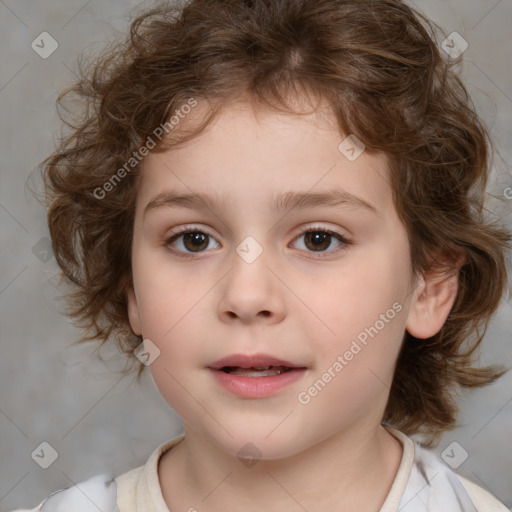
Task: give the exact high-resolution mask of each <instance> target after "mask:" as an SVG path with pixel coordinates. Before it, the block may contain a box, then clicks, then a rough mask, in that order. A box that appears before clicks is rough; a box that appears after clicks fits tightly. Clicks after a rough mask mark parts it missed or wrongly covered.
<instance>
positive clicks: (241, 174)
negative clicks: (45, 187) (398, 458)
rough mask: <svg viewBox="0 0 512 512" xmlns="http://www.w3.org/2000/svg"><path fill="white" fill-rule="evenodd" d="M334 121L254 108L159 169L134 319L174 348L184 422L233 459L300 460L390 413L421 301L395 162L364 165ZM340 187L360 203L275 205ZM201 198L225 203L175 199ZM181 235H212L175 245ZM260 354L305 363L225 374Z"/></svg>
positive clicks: (167, 387) (165, 386) (176, 392)
mask: <svg viewBox="0 0 512 512" xmlns="http://www.w3.org/2000/svg"><path fill="white" fill-rule="evenodd" d="M190 115H191V116H192V115H193V114H190ZM327 116H328V114H325V115H324V116H323V117H318V116H316V115H315V116H314V115H308V116H303V117H300V116H297V115H281V114H277V113H274V112H264V113H261V112H260V115H259V117H258V118H255V117H254V114H253V112H252V110H251V108H250V107H249V106H248V105H246V104H241V103H240V104H237V105H236V106H235V107H232V108H229V109H227V110H226V111H224V113H222V114H221V115H220V117H219V118H218V119H217V121H216V122H215V124H214V125H212V126H211V127H210V128H209V129H208V130H207V131H206V132H204V133H203V134H201V135H200V136H198V137H196V138H195V139H194V140H192V141H191V142H190V143H189V144H188V145H186V146H184V147H182V148H180V149H177V150H173V151H168V152H166V153H161V154H150V155H149V156H148V157H147V159H146V160H145V163H144V169H143V171H142V177H141V182H140V188H139V192H138V199H137V208H136V217H135V226H134V240H133V262H132V265H133V279H134V291H135V293H134V294H133V293H131V292H130V294H129V316H130V322H131V325H132V328H133V329H134V331H135V332H136V333H137V334H140V333H142V336H143V337H144V338H145V339H150V340H151V341H152V343H154V344H155V345H157V346H158V348H159V349H160V351H161V353H160V356H159V357H158V358H157V359H156V360H155V361H154V362H153V363H152V364H151V366H150V369H151V372H152V375H153V378H154V380H155V382H156V385H157V386H158V388H159V390H160V392H161V393H162V395H163V397H164V398H165V399H166V401H167V402H168V403H169V405H170V406H171V407H172V408H173V409H174V410H175V411H176V412H177V413H178V414H179V415H180V417H181V418H182V420H183V422H184V424H185V428H186V429H189V431H190V432H192V431H198V432H200V433H201V434H202V435H203V436H205V437H206V438H207V439H209V440H210V441H211V442H212V443H213V444H215V445H216V446H218V447H220V448H221V449H222V450H224V451H226V452H227V453H232V454H237V453H238V451H239V450H240V449H241V448H242V447H243V446H244V445H245V444H246V443H247V442H252V443H253V444H255V445H256V446H257V447H258V450H259V451H260V452H262V454H263V455H262V456H263V457H264V458H270V459H272V458H278V457H284V456H289V455H292V454H295V453H298V452H300V451H302V450H304V449H306V448H308V447H310V446H312V445H314V444H316V443H318V442H321V441H323V440H325V439H327V438H328V437H330V436H332V435H333V434H336V433H349V432H351V433H352V434H354V433H355V435H356V436H361V437H364V436H366V435H367V434H368V433H369V432H370V431H372V430H374V429H375V428H377V426H378V425H379V424H380V422H381V419H382V414H383V411H384V408H385V405H386V400H387V397H388V393H389V386H390V385H391V382H392V376H393V369H394V365H395V361H396V358H397V355H398V351H399V348H400V345H401V340H402V337H403V334H404V330H405V328H406V327H407V322H408V315H409V312H410V308H411V300H412V299H413V298H414V294H413V293H412V292H413V288H412V277H411V263H410V258H409V245H408V240H407V235H406V231H405V228H404V226H403V225H402V224H401V222H400V221H399V218H398V216H397V213H396V210H395V207H394V204H393V201H392V192H391V188H390V185H389V179H388V169H387V160H386V158H385V157H384V156H383V155H377V156H375V155H374V156H371V155H369V154H368V153H367V152H364V153H363V154H362V155H361V156H359V158H357V159H356V160H355V161H349V160H348V159H347V158H346V157H345V156H344V154H342V153H341V152H340V151H339V149H338V146H339V144H340V142H341V141H342V140H343V138H344V137H341V136H340V135H339V134H338V133H337V132H336V131H335V130H334V129H333V128H332V126H335V123H334V120H333V119H332V118H331V119H330V120H329V122H327ZM186 121H187V120H185V122H186ZM184 126H185V125H184ZM334 189H337V190H343V191H345V192H346V193H347V194H350V195H351V196H350V197H352V196H354V197H357V198H359V199H358V200H357V201H356V200H353V199H350V200H348V201H347V202H345V203H341V202H338V203H337V204H331V205H325V204H322V203H321V202H320V203H319V202H314V201H306V202H305V203H304V204H305V207H303V208H295V209H291V210H289V211H285V210H282V209H279V210H274V209H273V206H272V205H273V203H274V200H275V199H278V198H281V197H282V196H283V195H284V194H288V193H302V194H320V193H326V192H329V191H332V190H334ZM198 193H201V194H207V195H208V196H211V197H219V198H221V200H222V199H223V202H221V203H220V204H216V205H210V207H203V206H200V205H199V204H196V205H195V206H193V207H192V206H190V204H189V203H188V202H185V201H182V202H181V203H180V204H178V203H177V202H175V203H171V201H170V195H171V194H187V195H188V194H191V195H193V194H198ZM167 195H168V196H167ZM363 202H364V203H368V204H369V205H372V208H373V209H372V208H370V207H367V206H363ZM314 203H315V204H314ZM280 204H281V205H283V203H280ZM148 205H149V207H148ZM182 228H187V230H188V231H189V232H192V233H194V232H195V233H197V232H200V233H197V234H196V235H193V234H192V235H189V236H183V235H182V236H178V237H177V238H175V239H174V240H173V241H169V239H171V238H172V235H173V234H174V233H175V232H176V231H178V229H182ZM308 230H310V231H314V232H316V236H315V233H312V234H310V235H307V234H306V235H304V233H305V232H307V231H308ZM325 230H330V231H333V232H336V233H338V234H339V235H341V236H342V237H344V238H345V239H347V240H348V241H349V243H348V244H344V243H342V242H340V241H339V240H338V239H337V238H336V237H335V236H329V235H328V234H325V233H323V232H324V231H325ZM201 233H203V234H202V235H201ZM248 237H249V239H248V240H247V238H248ZM315 249H316V250H315ZM260 250H261V251H262V252H261V254H259V251H260ZM194 251H196V252H194ZM180 255H181V257H180ZM183 256H185V257H183ZM253 259H254V261H252V260H253ZM365 328H367V329H368V331H365ZM370 328H371V329H370ZM370 333H371V334H370ZM365 334H366V340H365ZM358 336H359V338H358ZM354 340H355V341H356V343H357V345H355V344H354V343H353V341H354ZM363 340H364V342H363ZM357 347H359V350H358V348H357ZM255 354H258V355H261V354H265V355H268V356H272V357H274V358H276V359H279V360H284V361H287V362H289V363H293V365H294V366H296V367H300V368H302V369H301V370H294V371H293V372H292V373H288V372H286V373H283V374H281V376H277V377H265V376H261V377H256V376H254V377H243V376H235V375H233V374H232V375H229V374H227V373H225V372H222V371H220V370H214V369H211V368H210V367H211V366H215V362H217V361H219V360H221V359H224V358H226V357H228V356H233V355H249V356H251V355H255ZM339 356H340V357H339ZM336 363H338V364H336ZM220 364H222V363H220ZM235 366H236V365H235ZM257 366H267V365H265V364H264V362H260V364H258V365H257ZM263 373H264V372H262V374H263ZM219 377H220V378H219ZM258 379H261V380H258ZM223 382H224V383H223ZM247 382H249V384H248V385H247V387H244V383H247ZM315 382H316V383H317V384H316V387H315ZM266 386H269V387H266ZM312 387H313V388H314V389H312V390H311V388H312Z"/></svg>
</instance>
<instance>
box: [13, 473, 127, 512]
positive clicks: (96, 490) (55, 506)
mask: <svg viewBox="0 0 512 512" xmlns="http://www.w3.org/2000/svg"><path fill="white" fill-rule="evenodd" d="M116 503H117V484H116V482H115V480H114V479H113V478H112V476H111V475H108V474H101V475H95V476H93V477H91V478H89V479H88V480H84V481H82V482H80V483H78V484H75V485H73V486H72V487H69V488H67V489H61V490H59V491H55V492H54V493H52V494H50V495H49V496H48V497H47V498H46V499H45V500H44V501H43V502H42V503H40V504H39V505H38V506H37V507H36V508H33V509H17V510H13V511H12V512H39V511H41V512H64V511H66V510H73V512H98V510H101V511H103V512H119V509H118V508H117V504H116Z"/></svg>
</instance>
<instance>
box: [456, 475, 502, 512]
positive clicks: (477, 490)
mask: <svg viewBox="0 0 512 512" xmlns="http://www.w3.org/2000/svg"><path fill="white" fill-rule="evenodd" d="M457 477H458V478H459V480H460V481H461V483H462V485H463V486H464V488H465V489H466V491H467V493H468V494H469V496H470V498H471V501H472V502H473V503H474V505H475V507H476V508H477V510H478V512H510V510H509V509H508V508H507V507H506V506H505V505H503V503H501V502H500V501H498V500H497V499H496V498H495V497H494V496H493V495H492V494H490V493H489V492H487V491H486V490H484V489H482V488H481V487H480V486H479V485H477V484H475V483H474V482H472V481H471V480H468V479H467V478H464V477H463V476H461V475H457Z"/></svg>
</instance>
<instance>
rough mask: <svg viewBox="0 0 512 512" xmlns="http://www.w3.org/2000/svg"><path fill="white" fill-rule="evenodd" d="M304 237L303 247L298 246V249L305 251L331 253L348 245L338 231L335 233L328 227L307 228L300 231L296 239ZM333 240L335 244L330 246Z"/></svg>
mask: <svg viewBox="0 0 512 512" xmlns="http://www.w3.org/2000/svg"><path fill="white" fill-rule="evenodd" d="M301 238H303V239H304V242H303V244H302V245H303V247H299V249H303V250H305V251H307V252H317V253H327V254H328V253H333V252H337V251H338V250H341V249H344V248H346V246H348V245H350V242H349V241H348V240H347V239H346V238H345V237H343V236H342V235H340V234H339V233H335V232H334V231H330V230H328V229H320V228H314V227H313V228H309V229H308V230H307V231H305V232H304V233H302V234H301V235H300V236H299V237H297V238H296V240H300V239H301ZM333 241H334V242H335V243H336V244H337V245H335V246H334V249H332V248H331V250H329V248H330V247H332V244H333Z"/></svg>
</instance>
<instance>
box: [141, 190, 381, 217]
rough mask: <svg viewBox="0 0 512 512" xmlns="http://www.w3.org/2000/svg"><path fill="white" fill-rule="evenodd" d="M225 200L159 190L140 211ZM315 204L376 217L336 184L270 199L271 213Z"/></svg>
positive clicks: (222, 204)
mask: <svg viewBox="0 0 512 512" xmlns="http://www.w3.org/2000/svg"><path fill="white" fill-rule="evenodd" d="M227 202H228V201H227V199H226V197H225V196H224V197H222V196H219V194H217V193H214V194H206V193H204V192H195V193H188V194H180V193H173V192H163V193H161V194H158V195H157V196H155V197H154V198H152V199H151V200H150V201H149V203H148V204H147V205H146V207H145V208H144V215H146V214H147V213H148V212H149V211H151V210H155V209H156V208H160V207H168V208H186V209H187V208H188V209H207V210H215V209H218V208H220V209H223V208H224V207H225V206H226V204H227ZM319 206H327V207H339V206H348V207H352V208H357V209H364V210H367V211H369V212H371V213H373V214H375V215H377V216H379V217H380V214H379V212H378V211H377V209H376V208H375V206H373V205H372V204H370V203H369V202H367V201H365V200H364V199H362V198H360V197H357V196H355V195H353V194H351V193H349V192H347V191H345V190H343V189H339V188H334V189H330V190H326V191H323V192H285V193H284V194H282V195H280V196H278V197H275V198H274V199H273V200H272V201H271V209H272V211H273V212H275V213H288V212H289V211H291V210H301V209H306V208H314V207H319Z"/></svg>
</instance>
